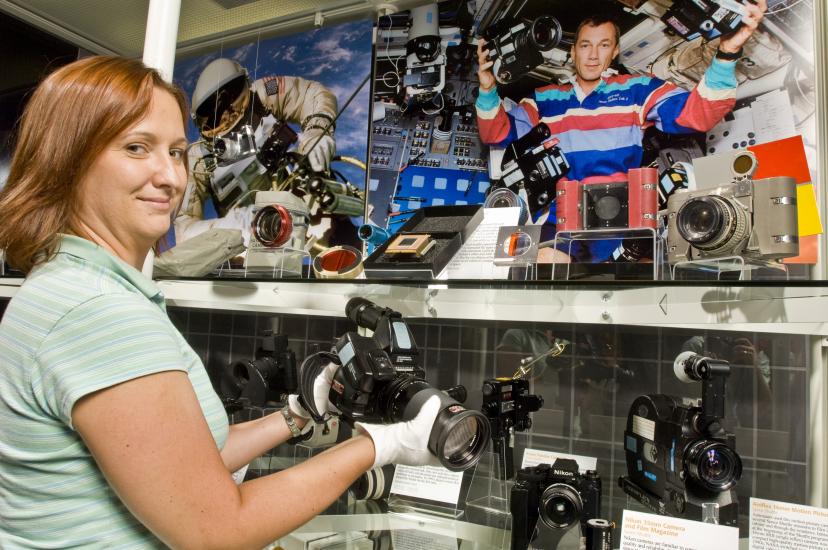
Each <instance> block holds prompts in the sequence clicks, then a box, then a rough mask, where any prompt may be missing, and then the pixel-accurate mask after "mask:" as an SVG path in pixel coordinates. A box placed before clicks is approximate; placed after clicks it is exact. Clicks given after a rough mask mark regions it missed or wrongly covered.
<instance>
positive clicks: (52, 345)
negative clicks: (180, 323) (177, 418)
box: [0, 236, 228, 550]
mask: <svg viewBox="0 0 828 550" xmlns="http://www.w3.org/2000/svg"><path fill="white" fill-rule="evenodd" d="M0 362H1V363H0V548H3V549H4V550H9V549H14V548H157V547H163V545H162V544H161V542H160V541H159V540H158V539H156V538H155V537H154V536H153V535H152V533H150V532H149V531H148V530H147V529H146V528H145V527H144V526H143V525H142V524H141V523H140V522H138V520H136V519H135V517H133V516H132V514H130V513H129V511H128V510H127V509H126V507H125V506H124V505H123V504H122V503H121V501H120V500H119V499H118V497H117V496H116V495H115V493H114V492H113V490H112V489H111V488H110V487H109V485H108V484H107V482H106V479H105V478H104V476H103V475H102V474H101V472H100V470H99V469H98V467H97V465H96V463H95V460H94V458H93V457H92V455H91V454H90V453H89V450H88V449H87V448H86V446H85V445H84V443H83V441H82V440H81V438H80V436H79V435H78V433H77V432H76V431H75V430H74V429H73V428H72V407H73V406H74V404H75V403H76V402H77V401H78V399H80V398H81V397H83V396H84V395H87V394H89V393H91V392H94V391H97V390H100V389H103V388H107V387H110V386H113V385H115V384H118V383H120V382H124V381H126V380H131V379H134V378H138V377H140V376H144V375H147V374H152V373H156V372H162V371H170V370H181V371H185V372H187V374H188V376H189V378H190V381H191V382H192V384H193V388H194V389H195V392H196V395H197V396H198V399H199V402H200V403H201V407H202V410H203V411H204V416H205V418H206V419H207V423H208V424H209V426H210V430H211V432H212V434H213V437H214V439H215V441H216V445H217V446H218V448H219V449H220V448H222V447H223V446H224V443H225V441H226V440H227V434H228V422H227V416H226V414H225V412H224V408H223V407H222V404H221V401H220V399H219V398H218V396H217V395H216V394H215V392H214V390H213V387H212V385H211V384H210V380H209V378H208V377H207V372H206V370H205V369H204V365H203V364H202V363H201V360H200V359H199V357H198V356H197V355H196V353H195V352H194V351H193V350H192V348H191V347H190V346H189V345H188V344H187V342H186V341H185V340H184V338H183V337H182V336H181V334H180V333H179V332H178V330H177V329H176V328H175V327H174V326H173V324H172V323H171V322H170V320H169V318H168V317H167V314H166V310H165V307H164V296H163V295H162V294H161V292H160V291H159V290H158V289H157V288H156V287H155V285H154V284H153V283H152V281H150V280H149V279H147V278H146V277H144V275H143V274H141V273H140V272H139V271H138V270H136V269H134V268H133V267H131V266H129V265H127V264H126V263H124V262H123V261H121V260H119V259H117V258H115V257H114V256H113V255H111V254H109V253H108V252H106V251H105V250H104V249H102V248H101V247H98V246H96V245H95V244H93V243H91V242H90V241H87V240H85V239H81V238H78V237H72V236H64V237H63V239H62V241H61V244H60V249H59V252H58V253H57V255H56V256H55V257H54V258H53V259H51V260H50V261H49V262H47V263H46V264H44V265H42V266H40V267H38V268H36V269H35V270H33V271H32V273H31V274H30V275H29V276H28V277H27V278H26V281H25V282H24V283H23V285H22V286H21V287H20V289H19V291H18V292H17V294H16V295H15V297H14V298H13V299H12V300H11V302H10V303H9V305H8V308H7V309H6V313H5V315H4V317H3V321H2V323H0Z"/></svg>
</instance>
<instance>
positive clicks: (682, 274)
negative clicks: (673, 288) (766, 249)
mask: <svg viewBox="0 0 828 550" xmlns="http://www.w3.org/2000/svg"><path fill="white" fill-rule="evenodd" d="M760 268H761V269H772V270H775V271H778V272H779V275H780V276H783V277H784V279H785V280H788V277H789V274H788V266H787V265H785V264H783V263H780V262H775V261H768V260H756V259H752V258H744V257H742V256H724V257H722V258H710V259H702V260H687V261H683V262H677V263H676V264H674V265H673V266H672V267H671V273H672V278H673V280H674V281H692V280H700V279H701V277H699V276H698V275H701V274H704V275H707V276H709V275H712V276H715V277H716V280H717V281H718V280H721V278H722V276H723V275H724V274H725V273H733V272H737V273H738V280H739V281H750V280H751V279H752V277H753V272H754V271H755V270H757V269H760ZM706 279H707V280H709V277H707V278H706Z"/></svg>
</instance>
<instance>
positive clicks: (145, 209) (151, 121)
mask: <svg viewBox="0 0 828 550" xmlns="http://www.w3.org/2000/svg"><path fill="white" fill-rule="evenodd" d="M186 146H187V141H186V137H185V134H184V124H183V122H182V120H181V110H180V109H179V108H178V103H177V102H176V100H175V98H174V97H173V96H172V95H170V94H169V93H168V92H166V91H164V90H161V89H159V88H156V89H155V90H154V91H153V96H152V102H151V104H150V109H149V111H148V112H147V114H146V116H145V117H144V118H143V119H142V120H140V121H138V122H137V123H136V124H135V125H133V126H132V127H130V128H127V129H126V130H125V131H124V132H123V133H121V134H120V135H119V136H118V137H116V138H115V139H114V140H113V141H112V142H111V143H110V144H108V145H107V146H106V148H105V149H104V150H103V152H101V154H100V155H99V156H98V157H97V158H96V159H95V160H94V161H93V162H92V165H91V166H90V168H89V171H88V172H87V173H86V174H85V175H84V177H83V178H82V180H81V182H80V212H79V215H78V220H79V222H80V225H81V226H82V228H83V230H84V231H85V232H86V233H87V234H88V235H89V236H90V237H91V238H92V240H94V241H95V242H97V243H98V244H100V245H101V246H103V247H104V248H108V249H109V250H111V251H112V252H114V253H115V254H116V255H118V256H119V257H121V258H122V259H124V260H125V261H127V262H129V263H132V264H133V265H134V263H135V262H134V261H133V260H134V259H135V258H139V257H140V258H141V259H143V257H144V256H145V255H146V253H147V252H148V251H149V249H150V248H151V247H152V245H153V244H154V243H155V242H156V241H158V239H159V238H161V237H162V236H163V235H164V234H166V232H167V230H168V229H169V227H170V220H171V216H172V213H173V212H175V209H176V208H177V206H178V204H179V202H180V201H181V197H182V195H183V194H184V189H185V187H186V184H187V172H186V167H185V161H184V151H185V149H186Z"/></svg>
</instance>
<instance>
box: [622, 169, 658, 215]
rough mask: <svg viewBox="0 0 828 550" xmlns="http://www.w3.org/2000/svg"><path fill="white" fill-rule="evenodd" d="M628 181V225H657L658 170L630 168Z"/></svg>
mask: <svg viewBox="0 0 828 550" xmlns="http://www.w3.org/2000/svg"><path fill="white" fill-rule="evenodd" d="M627 180H628V181H629V185H628V190H629V217H630V223H629V227H630V228H631V229H633V228H639V227H652V228H653V229H656V227H657V226H658V170H657V169H655V168H631V169H630V170H629V171H628V172H627Z"/></svg>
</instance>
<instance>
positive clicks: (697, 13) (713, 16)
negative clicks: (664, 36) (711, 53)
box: [661, 0, 742, 41]
mask: <svg viewBox="0 0 828 550" xmlns="http://www.w3.org/2000/svg"><path fill="white" fill-rule="evenodd" d="M741 11H742V9H741V3H740V2H739V1H738V0H675V1H674V2H673V5H672V6H670V9H668V10H667V12H666V13H665V14H664V15H663V16H662V17H661V20H662V21H663V22H664V23H665V24H666V25H667V26H668V27H669V28H670V29H671V30H672V31H673V32H675V33H676V34H677V35H679V36H681V37H682V38H684V39H685V40H688V41H689V40H694V39H695V38H698V37H699V36H702V37H703V38H704V39H705V40H712V39H714V38H716V37H717V36H720V35H722V34H727V33H730V32H733V31H735V30H736V29H737V28H738V27H739V25H741V23H742V14H741Z"/></svg>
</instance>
